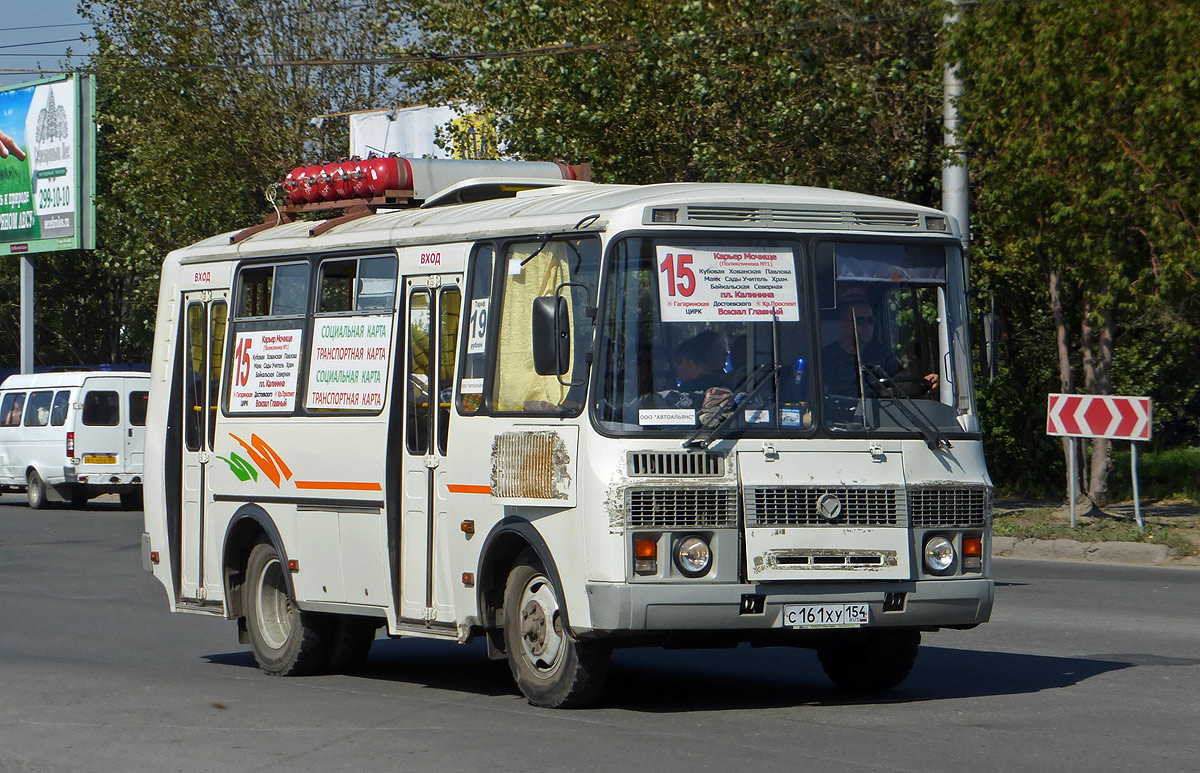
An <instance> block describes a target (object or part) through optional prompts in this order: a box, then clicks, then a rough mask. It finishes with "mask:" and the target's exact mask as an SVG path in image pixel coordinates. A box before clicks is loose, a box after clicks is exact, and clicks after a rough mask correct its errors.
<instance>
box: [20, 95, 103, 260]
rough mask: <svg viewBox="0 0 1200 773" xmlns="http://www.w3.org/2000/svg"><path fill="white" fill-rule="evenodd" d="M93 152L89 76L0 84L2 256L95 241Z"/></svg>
mask: <svg viewBox="0 0 1200 773" xmlns="http://www.w3.org/2000/svg"><path fill="white" fill-rule="evenodd" d="M95 158H96V121H95V89H94V85H93V82H92V80H91V78H90V77H89V76H87V75H80V74H76V75H70V76H67V77H65V78H56V79H51V80H44V81H36V82H33V83H25V84H21V85H18V86H13V87H11V88H7V89H4V90H0V255H18V254H23V253H33V252H53V251H56V250H73V249H81V248H82V249H92V248H94V247H95V243H96V220H95V198H96V184H95V166H96V164H95Z"/></svg>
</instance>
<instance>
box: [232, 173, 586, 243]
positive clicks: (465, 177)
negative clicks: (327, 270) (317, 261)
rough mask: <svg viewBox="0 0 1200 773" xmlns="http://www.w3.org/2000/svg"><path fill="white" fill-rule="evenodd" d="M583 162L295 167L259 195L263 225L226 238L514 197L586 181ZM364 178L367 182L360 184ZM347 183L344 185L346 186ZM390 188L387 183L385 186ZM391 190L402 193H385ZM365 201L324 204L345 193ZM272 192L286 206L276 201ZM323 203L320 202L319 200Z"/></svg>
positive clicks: (318, 230) (316, 231)
mask: <svg viewBox="0 0 1200 773" xmlns="http://www.w3.org/2000/svg"><path fill="white" fill-rule="evenodd" d="M591 176H592V166H591V164H580V165H577V166H569V165H567V164H564V163H561V162H541V161H538V162H528V161H476V160H460V159H430V158H400V157H397V156H389V157H386V158H372V159H367V160H366V161H359V160H354V161H340V162H337V163H330V164H318V165H315V166H311V167H297V168H296V169H293V170H292V171H291V172H290V173H289V174H288V176H287V177H286V178H285V179H284V180H283V181H281V182H279V183H276V184H274V185H272V186H271V187H270V188H269V189H268V190H267V200H268V202H270V204H271V206H272V207H273V208H274V212H272V213H271V214H269V215H267V216H266V217H265V218H264V219H263V222H262V223H260V224H258V225H254V226H251V227H249V228H246V229H243V230H241V231H238V232H237V233H235V234H233V235H232V236H230V237H229V243H230V244H237V243H238V242H241V241H244V240H245V239H248V238H250V237H251V236H254V235H255V234H258V233H262V232H263V231H267V230H269V229H271V228H275V227H276V226H280V225H285V224H287V223H292V222H295V220H296V216H297V215H302V214H306V213H311V212H329V211H331V210H341V211H342V214H341V215H339V216H337V217H334V218H330V219H326V220H320V221H316V222H315V223H314V225H313V227H312V228H311V229H309V232H308V235H309V236H310V237H312V236H320V235H321V234H323V233H325V232H326V231H328V230H330V229H332V228H336V227H337V226H339V225H342V224H344V223H348V222H350V221H352V220H357V219H359V218H362V217H366V216H367V215H372V214H375V213H376V212H378V211H379V210H380V209H403V208H409V207H418V206H423V207H435V206H445V205H449V204H464V203H470V202H478V201H489V200H492V199H498V198H506V197H510V196H515V195H517V193H519V192H520V191H525V190H531V189H535V188H546V187H550V186H555V185H564V184H571V183H573V182H587V181H590V180H591ZM368 177H369V178H370V182H369V184H368V183H367V182H365V181H364V180H365V178H368ZM351 180H353V181H354V183H355V184H354V185H353V186H352V185H351V183H350V182H349V181H351ZM388 183H391V184H392V185H388ZM393 185H398V186H403V187H393ZM352 188H353V189H355V190H359V191H368V190H369V191H370V194H371V195H364V196H345V195H342V196H341V197H339V198H331V197H333V196H337V195H338V194H339V193H345V192H347V191H349V190H351V189H352ZM280 192H283V193H284V194H286V197H287V202H288V203H282V204H280V203H278V202H277V197H278V195H279V193H280ZM326 199H328V200H326Z"/></svg>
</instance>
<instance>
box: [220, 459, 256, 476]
mask: <svg viewBox="0 0 1200 773" xmlns="http://www.w3.org/2000/svg"><path fill="white" fill-rule="evenodd" d="M217 458H218V459H220V460H221V461H222V462H225V464H228V465H229V469H230V470H232V471H233V474H234V475H236V476H237V479H238V480H242V481H245V480H251V479H253V480H255V481H257V480H258V470H256V469H254V465H252V464H250V462H248V461H246V460H245V459H243V458H242V457H240V456H238V455H237V454H232V453H231V454H230V455H229V458H228V459H226V458H225V457H223V456H218V457H217Z"/></svg>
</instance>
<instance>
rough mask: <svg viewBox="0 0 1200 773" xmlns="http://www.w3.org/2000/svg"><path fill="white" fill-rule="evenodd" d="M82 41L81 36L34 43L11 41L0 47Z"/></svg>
mask: <svg viewBox="0 0 1200 773" xmlns="http://www.w3.org/2000/svg"><path fill="white" fill-rule="evenodd" d="M81 42H83V41H82V39H80V38H66V39H65V40H39V41H36V42H34V43H10V44H8V45H7V46H0V48H21V47H22V46H48V45H50V44H52V43H81Z"/></svg>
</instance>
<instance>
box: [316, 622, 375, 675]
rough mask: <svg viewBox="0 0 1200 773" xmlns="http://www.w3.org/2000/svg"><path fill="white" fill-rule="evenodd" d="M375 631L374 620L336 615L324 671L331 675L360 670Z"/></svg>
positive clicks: (373, 640)
mask: <svg viewBox="0 0 1200 773" xmlns="http://www.w3.org/2000/svg"><path fill="white" fill-rule="evenodd" d="M377 630H379V623H377V622H376V618H373V617H359V616H357V615H338V616H337V619H336V620H335V621H334V624H333V635H332V637H331V641H330V647H329V662H328V663H327V664H326V670H327V671H328V672H329V673H331V674H350V673H353V672H355V671H357V670H359V669H360V668H362V664H363V662H364V661H366V659H367V654H368V653H370V651H371V645H372V644H374V643H375V632H376V631H377Z"/></svg>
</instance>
